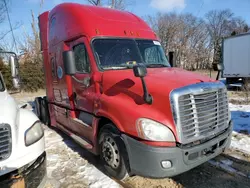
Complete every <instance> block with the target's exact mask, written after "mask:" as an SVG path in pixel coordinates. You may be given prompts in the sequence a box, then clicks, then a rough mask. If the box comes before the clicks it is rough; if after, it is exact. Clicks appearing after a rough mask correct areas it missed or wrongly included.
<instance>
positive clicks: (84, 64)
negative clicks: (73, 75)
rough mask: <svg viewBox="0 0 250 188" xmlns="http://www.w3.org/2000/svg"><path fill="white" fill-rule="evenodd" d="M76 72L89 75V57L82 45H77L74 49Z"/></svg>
mask: <svg viewBox="0 0 250 188" xmlns="http://www.w3.org/2000/svg"><path fill="white" fill-rule="evenodd" d="M74 54H75V62H76V70H77V72H79V73H89V72H90V63H89V56H88V52H87V50H86V47H85V45H84V44H79V45H77V46H75V47H74Z"/></svg>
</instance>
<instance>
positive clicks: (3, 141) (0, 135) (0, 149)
mask: <svg viewBox="0 0 250 188" xmlns="http://www.w3.org/2000/svg"><path fill="white" fill-rule="evenodd" d="M11 148H12V144H11V128H10V125H8V124H0V161H2V160H4V159H7V158H8V157H9V156H10V154H11Z"/></svg>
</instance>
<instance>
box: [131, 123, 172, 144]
mask: <svg viewBox="0 0 250 188" xmlns="http://www.w3.org/2000/svg"><path fill="white" fill-rule="evenodd" d="M136 126H137V131H138V135H139V137H141V138H143V139H145V140H151V141H166V142H175V137H174V134H173V132H172V131H171V130H170V129H169V128H168V127H167V126H165V125H162V124H160V123H158V122H156V121H153V120H150V119H146V118H140V119H138V120H137V121H136Z"/></svg>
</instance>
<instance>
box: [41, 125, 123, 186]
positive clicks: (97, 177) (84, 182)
mask: <svg viewBox="0 0 250 188" xmlns="http://www.w3.org/2000/svg"><path fill="white" fill-rule="evenodd" d="M44 129H45V138H46V142H45V146H46V152H47V176H48V181H47V185H46V188H50V187H53V188H56V187H58V188H59V187H69V186H70V187H90V188H118V187H119V185H118V184H117V183H116V182H115V181H113V180H112V179H110V178H109V177H108V176H106V175H105V174H103V173H102V172H101V171H100V170H98V169H97V168H96V167H95V166H94V165H92V164H90V162H89V161H87V160H86V159H84V158H83V157H82V155H83V156H87V157H86V158H88V159H90V160H91V159H93V161H95V160H94V158H95V157H94V156H93V155H92V154H90V153H89V152H87V151H86V150H84V149H82V148H80V147H79V146H78V145H77V144H76V143H75V142H74V141H73V140H71V139H70V138H69V137H66V136H65V137H64V136H61V135H60V134H58V133H57V132H56V131H54V130H52V129H49V128H48V127H46V126H44Z"/></svg>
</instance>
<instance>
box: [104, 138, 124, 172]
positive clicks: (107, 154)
mask: <svg viewBox="0 0 250 188" xmlns="http://www.w3.org/2000/svg"><path fill="white" fill-rule="evenodd" d="M102 157H103V159H104V161H105V162H106V163H107V164H108V165H109V166H111V167H112V168H114V169H116V168H118V167H119V165H120V154H119V150H118V146H117V144H116V142H115V141H114V139H113V138H111V137H110V136H106V137H105V138H104V140H103V144H102Z"/></svg>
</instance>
